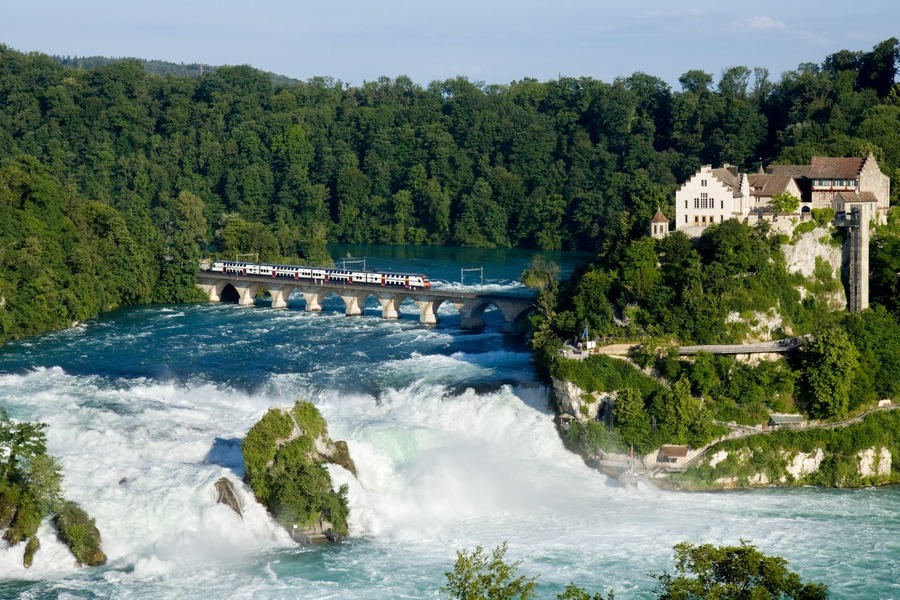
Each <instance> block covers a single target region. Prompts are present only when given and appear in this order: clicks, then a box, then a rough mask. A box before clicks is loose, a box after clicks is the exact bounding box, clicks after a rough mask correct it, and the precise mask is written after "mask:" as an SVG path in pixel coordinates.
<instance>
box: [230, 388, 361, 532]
mask: <svg viewBox="0 0 900 600" xmlns="http://www.w3.org/2000/svg"><path fill="white" fill-rule="evenodd" d="M317 439H322V441H324V442H325V445H331V441H330V440H328V430H327V427H326V424H325V419H324V418H323V417H322V415H321V414H320V413H319V411H318V409H317V408H316V407H315V406H314V405H313V404H311V403H310V402H297V403H295V404H294V406H293V407H292V408H291V409H290V410H286V411H285V410H280V409H277V408H271V409H269V411H268V412H266V414H265V415H263V417H262V419H260V420H259V422H258V423H256V425H254V426H253V427H252V428H251V429H250V431H249V432H247V437H246V438H244V443H243V446H242V450H241V451H242V453H243V456H244V465H245V468H246V472H245V475H244V479H245V480H246V481H247V483H248V485H249V486H250V489H252V490H253V493H254V495H255V496H256V499H257V500H259V501H260V502H261V503H263V504H264V505H265V506H266V507H267V508H268V509H269V512H270V513H271V514H272V516H273V517H274V518H275V520H276V521H278V522H279V523H280V524H281V525H282V526H284V527H285V528H286V529H289V530H290V529H291V528H293V526H294V525H296V526H298V527H300V528H301V529H303V528H307V527H311V526H313V525H314V524H315V523H316V522H317V521H319V520H322V519H324V520H327V521H329V522H331V524H332V526H333V528H334V531H335V532H336V533H339V534H346V533H347V516H348V514H349V507H348V505H347V486H341V487H340V489H339V490H338V491H336V492H335V491H334V489H333V484H332V481H331V475H330V474H329V473H328V470H327V469H326V468H325V462H327V457H323V456H321V455H319V453H318V452H317V451H316V440H317Z"/></svg>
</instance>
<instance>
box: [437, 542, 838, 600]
mask: <svg viewBox="0 0 900 600" xmlns="http://www.w3.org/2000/svg"><path fill="white" fill-rule="evenodd" d="M506 550H507V545H506V542H504V543H503V544H502V545H500V546H498V547H497V548H495V549H494V550H493V551H492V552H491V553H490V555H488V554H487V553H486V552H485V551H484V549H483V548H482V547H481V546H478V547H477V548H476V549H475V550H474V551H472V552H465V551H457V553H456V563H455V565H454V568H453V570H452V571H447V572H445V573H444V576H445V577H446V580H447V583H446V584H445V585H444V586H442V587H441V593H443V594H444V595H445V596H446V597H448V598H450V599H451V600H513V599H518V600H529V599H531V598H535V597H536V595H537V592H538V586H537V577H536V576H535V577H527V576H524V575H519V574H518V569H519V566H520V565H521V561H516V562H514V563H508V562H506V560H505V555H506ZM674 550H675V556H674V559H675V575H674V576H673V575H670V574H669V573H667V572H664V573H660V574H655V575H654V574H651V575H650V576H651V577H653V578H654V579H656V580H657V582H658V585H657V588H656V590H655V592H656V595H655V596H654V597H656V598H659V599H660V600H694V599H697V600H699V599H701V598H716V599H719V600H744V599H747V600H750V599H753V600H782V599H783V600H824V599H825V598H827V597H828V587H827V586H825V585H824V584H821V583H804V582H803V581H802V580H801V579H800V576H799V575H798V574H796V573H793V572H791V571H789V570H788V569H787V561H786V560H785V559H783V558H781V557H780V556H767V555H765V554H763V553H762V552H760V551H759V550H757V549H756V547H755V546H753V545H751V544H748V543H747V542H744V541H741V544H740V545H739V546H713V545H712V544H692V543H690V542H682V543H680V544H677V545H676V546H675V548H674ZM556 597H557V600H604V598H603V596H602V595H601V593H600V592H594V593H593V594H592V593H591V592H589V591H588V590H585V589H583V588H581V587H579V586H578V585H576V584H575V583H570V584H569V585H568V586H566V589H565V590H564V591H563V592H561V593H559V594H558V595H557V596H556ZM606 599H607V600H613V599H614V595H613V592H612V590H610V591H609V593H608V595H607V597H606Z"/></svg>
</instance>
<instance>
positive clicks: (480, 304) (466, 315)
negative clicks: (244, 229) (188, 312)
mask: <svg viewBox="0 0 900 600" xmlns="http://www.w3.org/2000/svg"><path fill="white" fill-rule="evenodd" d="M229 286H231V288H233V289H234V291H235V292H237V296H238V304H239V305H241V306H251V305H253V304H254V303H255V299H256V295H257V292H259V291H260V289H265V290H268V292H269V295H270V296H271V297H272V308H285V307H287V300H288V297H289V296H290V295H291V292H293V291H294V290H297V291H298V292H299V293H300V294H302V295H303V299H304V300H306V310H307V311H308V312H318V311H321V310H322V303H323V302H324V300H325V298H326V297H327V296H330V295H332V294H333V295H336V296H338V297H339V298H341V300H343V301H344V306H345V307H346V311H345V314H346V315H347V316H348V317H352V316H357V315H361V314H362V313H363V307H364V306H365V304H366V300H368V298H369V296H375V298H376V299H377V300H378V302H379V304H381V316H382V317H383V318H385V319H397V318H399V316H400V314H399V309H400V305H401V304H402V303H403V302H404V301H405V300H406V299H407V298H408V299H411V300H412V301H413V302H414V303H415V304H416V306H417V307H418V308H419V323H422V324H423V325H436V324H437V322H438V316H437V311H438V308H440V306H441V305H442V304H443V303H445V302H449V303H450V304H452V305H453V306H455V307H456V310H458V311H459V316H460V319H459V327H460V329H482V328H483V327H484V311H485V309H486V308H487V307H489V306H492V305H493V306H495V307H497V309H498V310H499V311H500V313H501V315H502V316H503V333H517V332H520V331H522V324H523V322H524V319H525V317H526V316H527V315H528V314H529V313H530V312H531V311H533V310H534V308H535V304H534V297H533V296H517V295H512V294H490V293H481V292H461V291H456V290H442V289H440V288H437V289H435V288H429V289H406V288H403V287H395V286H380V285H366V284H337V283H325V282H321V283H320V282H317V283H313V282H309V281H296V280H294V279H283V278H273V277H271V276H266V275H236V274H234V273H218V272H212V271H205V270H201V271H200V272H199V273H198V274H197V287H199V288H200V289H201V290H203V291H204V292H206V293H207V294H208V295H209V299H210V301H211V302H220V301H221V300H222V296H223V294H224V293H226V289H227V288H228V287H229Z"/></svg>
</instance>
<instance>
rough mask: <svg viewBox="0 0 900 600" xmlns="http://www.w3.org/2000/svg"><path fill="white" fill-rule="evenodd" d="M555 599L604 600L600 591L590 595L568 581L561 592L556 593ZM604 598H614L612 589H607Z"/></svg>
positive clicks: (611, 599)
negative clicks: (606, 594)
mask: <svg viewBox="0 0 900 600" xmlns="http://www.w3.org/2000/svg"><path fill="white" fill-rule="evenodd" d="M556 600H604V598H603V595H602V594H601V593H600V592H594V593H593V595H592V594H591V593H590V592H588V591H587V590H585V589H583V588H580V587H578V586H577V585H575V584H574V583H570V584H569V585H567V586H566V589H565V590H564V591H563V592H561V593H559V594H557V595H556ZM606 600H615V595H614V594H613V593H612V590H610V591H609V595H608V596H607V597H606Z"/></svg>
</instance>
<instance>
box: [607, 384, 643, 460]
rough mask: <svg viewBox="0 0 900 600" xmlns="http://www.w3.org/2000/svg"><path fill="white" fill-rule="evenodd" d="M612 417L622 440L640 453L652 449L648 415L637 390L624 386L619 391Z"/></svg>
mask: <svg viewBox="0 0 900 600" xmlns="http://www.w3.org/2000/svg"><path fill="white" fill-rule="evenodd" d="M613 419H614V421H613V423H614V424H615V427H616V431H618V432H619V435H620V436H621V437H622V441H623V442H625V443H626V444H634V446H635V448H636V449H637V451H638V453H640V454H643V453H645V452H649V451H650V450H651V449H652V448H651V447H650V446H651V444H650V434H651V427H650V425H651V424H650V416H649V415H648V414H647V411H646V410H645V409H644V399H643V398H641V395H640V394H639V393H638V392H637V390H634V389H632V388H625V389H624V390H621V391H620V392H619V396H618V397H617V398H616V401H615V404H613Z"/></svg>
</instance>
